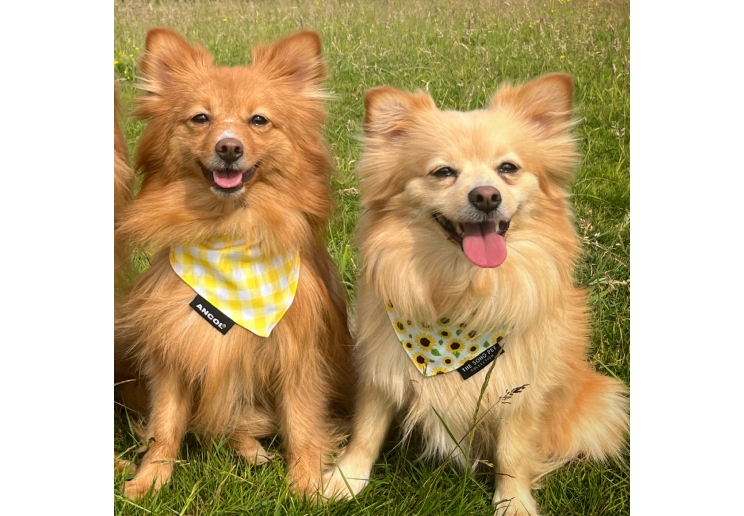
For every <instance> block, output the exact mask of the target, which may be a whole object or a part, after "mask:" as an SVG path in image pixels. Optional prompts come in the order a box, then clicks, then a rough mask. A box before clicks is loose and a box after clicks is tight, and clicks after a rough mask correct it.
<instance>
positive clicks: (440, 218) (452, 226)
mask: <svg viewBox="0 0 744 516" xmlns="http://www.w3.org/2000/svg"><path fill="white" fill-rule="evenodd" d="M432 218H433V219H434V221H435V222H436V223H437V225H438V226H439V228H440V229H441V230H442V231H443V232H444V234H445V235H446V237H447V239H448V240H449V241H450V242H452V243H453V244H454V245H457V246H458V247H459V248H460V250H461V251H462V253H463V254H464V255H465V257H466V258H467V259H468V260H470V262H471V263H473V265H476V266H478V267H481V268H486V269H490V268H494V267H498V266H499V265H501V264H502V263H504V260H506V242H505V241H504V235H506V232H507V231H508V230H509V223H510V222H511V219H509V220H498V219H486V220H483V221H478V222H470V221H462V222H456V221H452V220H450V219H448V218H447V217H445V216H444V215H442V214H441V213H438V212H434V213H432Z"/></svg>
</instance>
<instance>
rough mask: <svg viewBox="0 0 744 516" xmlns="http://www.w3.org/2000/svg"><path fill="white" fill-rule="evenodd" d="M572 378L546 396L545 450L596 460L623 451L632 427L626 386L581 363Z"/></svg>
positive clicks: (549, 453)
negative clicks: (630, 426) (569, 381)
mask: <svg viewBox="0 0 744 516" xmlns="http://www.w3.org/2000/svg"><path fill="white" fill-rule="evenodd" d="M571 378H572V382H571V383H566V384H565V385H563V386H561V388H559V389H555V390H554V391H553V392H551V393H550V395H549V396H548V397H547V398H546V401H545V406H546V413H545V416H544V420H545V425H544V431H543V437H542V443H541V444H542V446H541V447H542V452H543V454H544V455H545V456H546V457H561V458H563V459H564V460H566V461H568V460H571V459H573V458H575V457H578V456H582V455H583V456H587V457H589V458H590V459H593V460H604V459H606V458H607V457H612V456H617V455H619V454H621V453H622V450H623V448H624V446H625V436H626V435H627V433H628V431H629V425H630V423H629V418H628V399H627V397H626V393H627V389H626V388H625V386H624V385H623V384H622V383H621V382H619V381H618V380H615V379H614V378H610V377H608V376H604V375H601V374H599V373H597V372H596V371H594V370H592V369H591V367H590V366H589V364H588V363H581V364H580V365H579V366H577V367H575V368H574V370H573V371H572V375H571Z"/></svg>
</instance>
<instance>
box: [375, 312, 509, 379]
mask: <svg viewBox="0 0 744 516" xmlns="http://www.w3.org/2000/svg"><path fill="white" fill-rule="evenodd" d="M385 309H386V310H387V314H388V317H390V322H391V323H392V324H393V328H394V329H395V333H396V334H397V335H398V340H400V343H401V344H402V345H403V349H404V350H405V351H406V353H407V354H408V357H409V358H410V359H411V361H412V362H413V364H414V365H415V366H416V368H417V369H418V370H419V371H420V372H421V374H422V375H424V376H435V375H438V374H442V373H449V372H451V371H456V370H458V369H459V370H460V374H461V375H462V377H463V379H467V378H469V377H470V376H472V375H473V374H475V373H476V372H478V371H479V370H480V369H482V368H483V367H484V366H485V365H486V364H488V363H490V362H491V361H493V360H494V359H495V358H496V357H497V356H498V355H500V354H501V353H502V352H503V349H502V348H501V345H500V344H501V341H502V340H503V339H504V337H506V334H507V332H506V330H505V329H499V330H497V331H490V332H482V331H480V330H478V329H475V328H470V327H468V324H467V323H459V324H453V323H452V322H450V320H449V318H447V317H442V318H441V319H438V320H437V321H436V322H433V323H432V322H421V321H413V320H411V319H410V318H407V317H406V316H405V315H403V314H401V313H400V312H398V311H397V310H396V309H395V307H394V306H393V304H392V302H391V301H389V300H388V302H387V303H385ZM469 363H470V364H469ZM475 364H478V365H475ZM461 368H462V369H461ZM463 369H464V370H465V371H466V372H465V373H463Z"/></svg>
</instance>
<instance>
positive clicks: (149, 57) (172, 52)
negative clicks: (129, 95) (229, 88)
mask: <svg viewBox="0 0 744 516" xmlns="http://www.w3.org/2000/svg"><path fill="white" fill-rule="evenodd" d="M211 65H212V56H211V55H210V54H209V52H207V51H206V50H204V49H203V48H201V47H193V46H191V45H189V43H188V42H187V41H186V40H185V39H183V38H182V37H181V36H180V35H178V34H177V33H175V32H173V31H172V30H170V29H166V28H163V27H157V28H154V29H150V30H149V31H148V32H147V38H146V39H145V53H144V55H143V56H142V59H141V60H140V64H139V69H140V72H141V73H142V75H143V78H144V82H143V84H142V88H143V89H144V90H145V91H147V92H148V93H151V94H155V95H162V93H163V91H164V90H165V89H167V88H168V87H169V86H170V85H171V84H173V82H174V80H175V79H177V77H178V76H179V75H183V74H185V73H188V72H190V71H192V70H194V69H198V68H204V67H209V66H211Z"/></svg>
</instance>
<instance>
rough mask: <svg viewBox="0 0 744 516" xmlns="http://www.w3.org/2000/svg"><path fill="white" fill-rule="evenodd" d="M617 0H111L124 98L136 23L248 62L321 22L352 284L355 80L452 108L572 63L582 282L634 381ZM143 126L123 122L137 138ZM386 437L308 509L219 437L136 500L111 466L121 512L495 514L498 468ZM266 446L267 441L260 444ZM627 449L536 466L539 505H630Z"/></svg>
mask: <svg viewBox="0 0 744 516" xmlns="http://www.w3.org/2000/svg"><path fill="white" fill-rule="evenodd" d="M629 10H630V7H629V2H628V1H609V2H608V1H603V0H599V1H597V2H595V1H588V2H587V1H578V0H564V1H562V2H561V1H550V0H545V1H540V0H536V1H531V0H528V1H524V2H520V1H517V0H513V1H510V2H508V3H507V2H489V3H486V2H477V1H465V0H455V1H451V2H446V1H443V0H434V1H432V2H426V1H424V0H407V1H398V0H395V1H387V2H382V1H379V2H362V1H359V0H354V1H349V2H341V1H339V2H320V1H319V2H301V1H294V2H292V1H290V0H275V1H255V2H247V3H245V2H243V3H238V2H226V1H223V2H205V1H197V0H193V1H182V2H176V1H166V0H163V1H153V2H151V3H147V2H143V1H129V0H128V1H126V2H125V3H121V2H117V3H116V4H115V21H114V30H115V37H114V60H115V64H114V68H115V71H116V76H117V77H119V80H120V82H121V89H122V95H123V98H124V104H125V107H130V106H131V100H132V98H133V97H134V95H135V94H136V90H135V89H134V88H133V83H134V80H135V78H136V77H137V72H136V62H137V59H138V58H139V56H140V55H141V53H142V47H143V45H144V38H145V34H146V32H147V29H148V28H150V27H153V26H158V25H163V26H168V27H171V28H173V29H175V30H177V31H178V32H180V33H181V34H183V35H184V36H185V37H186V38H187V39H189V40H190V41H192V42H201V43H202V44H204V45H205V46H206V47H207V48H209V49H210V51H212V52H213V54H214V56H215V60H216V62H217V63H220V64H225V65H234V64H245V63H248V62H249V61H250V47H251V44H252V43H254V42H257V41H263V42H267V41H271V40H273V39H276V38H279V37H282V36H286V35H288V34H290V33H291V32H293V31H295V30H297V29H299V28H301V27H309V28H314V29H316V30H318V31H319V32H320V33H321V36H322V38H323V44H324V53H325V57H326V59H327V61H328V64H329V69H330V71H331V77H330V80H329V82H328V87H329V89H330V90H331V91H332V92H333V94H334V99H333V100H332V101H331V102H330V103H329V104H328V109H329V113H330V117H329V123H328V126H327V130H326V136H327V139H328V141H329V143H330V145H331V150H332V153H333V155H334V157H335V160H336V168H337V171H338V173H337V175H336V177H335V178H334V180H333V189H334V191H335V192H336V202H337V209H336V213H335V216H334V219H333V222H332V224H331V227H330V232H329V240H328V247H329V249H330V251H331V253H332V255H333V257H334V258H335V260H336V263H337V264H338V266H339V269H340V271H341V274H342V277H343V280H344V282H345V284H346V286H347V288H348V289H349V292H350V294H351V296H352V297H353V295H354V282H355V275H356V270H357V268H358V266H359V261H358V255H357V249H356V246H355V244H354V241H353V237H352V235H353V229H354V225H355V223H356V220H357V216H358V193H357V188H358V180H357V178H356V176H355V165H356V163H357V161H358V159H359V153H360V146H359V143H358V136H359V134H360V130H361V121H362V117H363V95H364V91H365V90H366V89H368V88H370V87H373V86H378V85H382V84H388V85H392V86H395V87H399V88H405V89H409V90H415V89H420V88H423V89H427V90H428V91H429V92H430V93H431V94H432V96H433V97H434V99H435V101H436V102H437V105H438V106H439V107H441V108H448V109H461V110H466V109H474V108H480V107H483V106H484V105H485V104H486V103H487V101H488V99H489V98H490V96H491V94H492V93H493V92H494V91H495V89H496V87H497V86H498V84H499V83H501V82H502V81H506V80H508V81H513V82H518V81H524V80H529V79H531V78H534V77H536V76H538V75H540V74H542V73H546V72H551V71H564V72H567V73H570V74H572V75H573V76H574V79H575V86H576V93H575V101H576V105H577V113H578V115H579V116H580V117H581V119H582V123H581V124H580V125H579V126H578V128H577V135H578V136H579V138H580V140H581V147H582V152H583V155H584V159H583V162H582V164H581V167H580V169H579V171H578V175H577V178H576V180H575V181H574V183H573V185H572V193H573V202H574V206H575V212H576V227H577V230H578V231H579V234H580V235H581V236H582V237H583V241H584V247H585V255H584V260H583V261H582V263H581V265H580V267H579V269H578V271H577V278H576V280H577V283H578V284H580V285H582V286H584V287H586V288H587V289H588V291H589V295H590V308H591V310H592V321H593V325H594V333H593V337H592V350H591V360H592V361H593V363H594V364H595V365H596V368H597V369H598V370H599V371H601V372H603V373H605V374H609V375H613V376H616V377H618V378H620V379H621V380H622V381H624V382H625V383H626V384H628V383H629V380H630V357H629V349H630V344H629V338H630V282H629V278H630V163H629V159H630V153H629V138H630V135H629V131H630V118H629V117H630V75H629V67H630V62H629V55H630V48H629V46H630V43H629V38H630V20H629ZM143 128H144V125H143V124H142V123H141V122H128V123H127V125H126V127H125V134H126V135H127V138H128V140H129V142H130V146H131V147H130V148H131V151H132V152H133V153H134V151H135V145H136V140H137V138H138V137H139V135H140V134H141V132H142V130H143ZM114 425H115V447H116V449H117V450H120V451H124V450H129V451H127V452H126V453H125V456H127V457H130V458H133V457H135V454H134V451H133V450H134V449H135V448H136V447H137V446H138V444H139V443H138V442H137V440H136V437H135V434H134V432H133V430H132V428H131V426H130V424H129V420H128V418H127V414H126V413H125V412H124V411H123V410H122V409H121V408H117V409H116V412H115V419H114ZM393 444H394V441H393V440H392V436H391V441H390V442H389V444H388V446H386V451H385V453H384V454H383V455H382V456H381V457H380V458H379V459H378V461H377V464H376V466H375V468H374V470H373V476H372V482H371V484H370V486H369V488H367V489H366V490H365V491H363V492H362V494H361V496H360V498H358V499H357V500H356V501H354V502H350V503H333V504H330V505H328V506H326V507H323V508H316V507H313V506H311V505H309V504H307V503H306V502H304V501H301V500H298V499H296V498H293V497H291V496H290V495H289V493H288V491H287V486H286V484H285V482H284V479H283V478H284V463H283V462H282V461H281V460H279V459H277V460H274V461H273V462H271V463H269V464H267V465H265V466H263V467H260V468H251V467H249V466H247V465H246V464H245V463H244V462H242V461H241V460H239V459H238V458H236V457H235V456H234V455H233V454H232V453H231V452H230V451H229V450H228V449H227V448H226V447H225V446H223V445H222V444H220V443H216V444H214V443H202V442H200V441H199V438H198V436H190V437H189V438H188V439H187V441H186V443H185V445H184V447H183V449H182V451H181V456H180V460H181V462H179V464H178V465H177V466H176V468H175V472H174V474H173V479H172V482H171V484H170V485H169V486H167V487H164V488H163V489H162V490H161V491H160V492H159V493H157V494H156V495H154V496H152V497H148V498H145V499H144V500H141V501H138V502H136V503H134V502H130V501H128V500H125V499H123V498H122V497H121V495H120V494H119V493H120V489H121V485H122V482H123V481H124V477H123V476H121V475H117V476H116V477H115V481H114V488H115V495H114V496H115V499H114V506H115V512H116V514H121V515H129V514H137V515H139V514H181V515H187V514H190V515H217V514H230V515H232V514H251V515H253V514H255V515H285V514H286V515H304V514H328V515H334V514H369V515H373V514H374V515H378V514H391V515H393V514H400V515H409V514H420V515H427V514H431V515H434V514H463V515H480V514H482V515H486V514H488V515H490V514H493V510H492V508H491V506H490V501H491V497H492V494H493V482H492V479H491V476H490V475H489V474H488V473H487V472H486V471H483V472H477V473H475V474H471V475H467V476H464V475H462V474H461V473H459V472H456V471H455V470H454V469H452V467H450V465H449V464H443V465H442V464H428V463H421V462H416V460H415V458H416V445H417V443H416V442H412V443H408V444H407V445H405V446H399V447H394V446H393ZM269 447H270V448H277V447H278V445H277V444H276V443H269ZM629 461H630V459H629V456H627V457H625V464H614V463H613V464H607V465H598V464H591V463H586V462H577V463H574V464H569V465H568V466H566V467H564V468H562V469H560V470H558V471H557V472H555V473H553V474H551V475H550V476H548V477H547V479H545V482H544V484H545V486H544V488H543V489H541V490H539V491H537V492H536V498H537V500H538V503H539V504H540V506H541V507H542V509H543V511H544V512H545V513H546V514H554V515H558V514H560V515H562V516H566V515H621V514H629V513H630V478H629V477H630V472H629V466H628V464H629Z"/></svg>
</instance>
